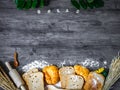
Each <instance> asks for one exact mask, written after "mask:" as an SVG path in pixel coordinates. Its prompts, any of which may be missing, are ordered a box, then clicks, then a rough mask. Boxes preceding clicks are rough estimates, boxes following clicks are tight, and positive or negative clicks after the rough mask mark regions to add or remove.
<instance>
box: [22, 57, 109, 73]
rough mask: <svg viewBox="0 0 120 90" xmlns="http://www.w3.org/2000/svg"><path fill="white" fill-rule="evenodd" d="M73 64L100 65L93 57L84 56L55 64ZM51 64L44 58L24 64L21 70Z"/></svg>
mask: <svg viewBox="0 0 120 90" xmlns="http://www.w3.org/2000/svg"><path fill="white" fill-rule="evenodd" d="M75 64H81V65H83V66H85V67H90V68H98V67H99V66H100V62H99V61H97V60H95V59H93V58H86V59H85V60H84V61H76V60H64V61H61V62H60V63H58V64H57V66H58V67H62V66H65V65H75ZM48 65H52V64H50V63H48V62H46V61H45V60H42V61H40V60H35V61H33V62H31V63H29V64H26V65H25V66H23V67H22V71H23V72H27V71H28V70H30V69H32V68H40V69H41V68H43V67H45V66H48ZM103 65H104V67H105V65H107V61H103Z"/></svg>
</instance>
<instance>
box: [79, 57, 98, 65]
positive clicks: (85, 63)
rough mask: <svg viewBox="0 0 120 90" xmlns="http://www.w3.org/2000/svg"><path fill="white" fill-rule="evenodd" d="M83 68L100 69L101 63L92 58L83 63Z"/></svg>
mask: <svg viewBox="0 0 120 90" xmlns="http://www.w3.org/2000/svg"><path fill="white" fill-rule="evenodd" d="M81 64H82V65H83V66H86V67H87V66H89V67H99V65H100V63H99V61H96V60H94V59H92V58H87V59H86V60H85V61H83V62H81Z"/></svg>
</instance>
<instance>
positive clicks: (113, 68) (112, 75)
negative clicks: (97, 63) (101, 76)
mask: <svg viewBox="0 0 120 90" xmlns="http://www.w3.org/2000/svg"><path fill="white" fill-rule="evenodd" d="M119 78H120V57H115V58H114V59H113V60H112V62H111V65H110V68H109V73H108V76H107V78H106V81H105V85H104V87H103V90H109V89H110V87H111V86H112V85H113V84H114V83H115V82H116V81H117V80H118V79H119Z"/></svg>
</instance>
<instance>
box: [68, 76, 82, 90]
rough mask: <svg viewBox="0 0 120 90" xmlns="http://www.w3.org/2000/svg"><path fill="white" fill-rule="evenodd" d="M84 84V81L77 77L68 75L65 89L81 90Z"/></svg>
mask: <svg viewBox="0 0 120 90" xmlns="http://www.w3.org/2000/svg"><path fill="white" fill-rule="evenodd" d="M83 84H84V79H83V77H81V76H78V75H68V76H67V78H66V89H70V90H71V89H72V90H76V89H77V90H81V89H82V87H83Z"/></svg>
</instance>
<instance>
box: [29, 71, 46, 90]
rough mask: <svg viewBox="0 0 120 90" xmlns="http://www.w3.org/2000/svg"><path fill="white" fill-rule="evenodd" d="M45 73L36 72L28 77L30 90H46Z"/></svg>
mask: <svg viewBox="0 0 120 90" xmlns="http://www.w3.org/2000/svg"><path fill="white" fill-rule="evenodd" d="M43 78H44V77H43V73H42V72H36V73H32V74H30V75H29V77H28V81H27V84H28V89H29V90H44V80H43Z"/></svg>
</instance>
